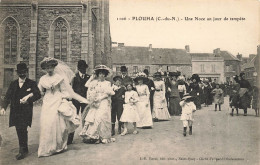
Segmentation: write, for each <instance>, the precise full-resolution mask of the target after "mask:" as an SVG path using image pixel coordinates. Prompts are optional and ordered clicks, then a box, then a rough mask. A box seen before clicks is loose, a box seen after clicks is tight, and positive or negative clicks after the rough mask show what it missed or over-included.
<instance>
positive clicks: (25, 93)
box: [0, 63, 41, 160]
mask: <svg viewBox="0 0 260 165" xmlns="http://www.w3.org/2000/svg"><path fill="white" fill-rule="evenodd" d="M27 73H28V68H27V66H26V64H25V63H20V64H17V74H18V76H19V78H18V79H17V80H14V81H12V82H11V84H10V86H9V88H8V90H7V92H6V95H5V98H4V101H3V105H2V109H1V111H0V114H1V115H4V114H5V111H6V109H7V107H8V105H9V104H10V119H9V127H12V126H15V129H16V133H17V135H18V141H19V154H18V155H16V159H17V160H20V159H23V158H25V157H26V155H27V154H28V131H27V127H28V126H29V127H31V125H32V115H33V112H32V110H33V102H34V101H36V100H38V99H40V98H41V94H40V90H39V88H38V87H37V84H36V82H35V81H33V80H31V79H28V78H26V75H27Z"/></svg>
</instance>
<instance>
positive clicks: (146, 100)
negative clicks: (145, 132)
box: [135, 73, 153, 128]
mask: <svg viewBox="0 0 260 165" xmlns="http://www.w3.org/2000/svg"><path fill="white" fill-rule="evenodd" d="M144 75H145V74H144V73H140V74H139V75H138V76H137V77H136V78H135V81H136V82H137V83H138V84H137V85H136V90H137V93H138V96H139V101H138V103H137V108H138V114H139V118H140V120H139V121H138V122H137V123H136V125H137V127H139V128H152V126H153V119H152V114H151V108H150V92H149V89H148V86H147V85H145V84H143V80H144Z"/></svg>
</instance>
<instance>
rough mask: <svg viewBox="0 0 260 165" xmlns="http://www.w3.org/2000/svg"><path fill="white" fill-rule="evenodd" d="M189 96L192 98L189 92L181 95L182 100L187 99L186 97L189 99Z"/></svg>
mask: <svg viewBox="0 0 260 165" xmlns="http://www.w3.org/2000/svg"><path fill="white" fill-rule="evenodd" d="M190 98H192V96H191V95H190V94H189V93H186V94H184V95H183V98H182V100H187V99H190Z"/></svg>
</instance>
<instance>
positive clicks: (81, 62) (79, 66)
mask: <svg viewBox="0 0 260 165" xmlns="http://www.w3.org/2000/svg"><path fill="white" fill-rule="evenodd" d="M78 68H84V69H85V68H88V64H87V63H86V61H85V60H79V61H78Z"/></svg>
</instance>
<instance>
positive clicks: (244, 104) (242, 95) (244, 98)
mask: <svg viewBox="0 0 260 165" xmlns="http://www.w3.org/2000/svg"><path fill="white" fill-rule="evenodd" d="M235 81H236V82H237V83H238V84H239V85H240V89H239V92H238V93H239V109H243V110H244V116H247V108H250V104H251V93H252V87H251V85H250V83H249V81H247V80H246V79H245V73H240V76H239V77H236V78H235Z"/></svg>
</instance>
